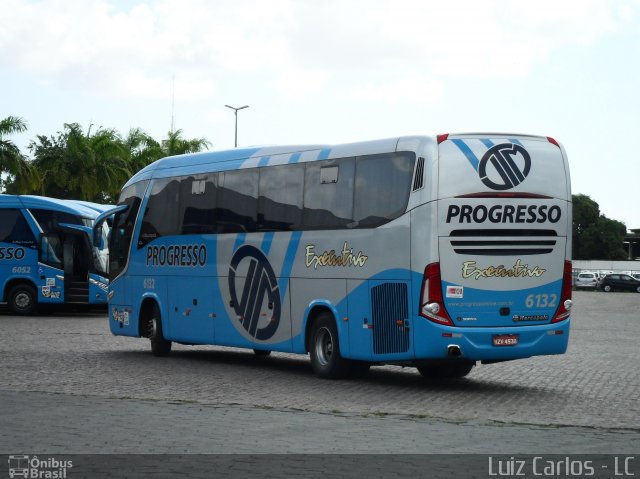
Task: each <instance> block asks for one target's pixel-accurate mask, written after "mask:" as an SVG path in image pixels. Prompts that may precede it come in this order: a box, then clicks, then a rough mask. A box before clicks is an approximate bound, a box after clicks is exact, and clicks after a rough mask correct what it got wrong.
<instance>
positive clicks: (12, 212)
mask: <svg viewBox="0 0 640 479" xmlns="http://www.w3.org/2000/svg"><path fill="white" fill-rule="evenodd" d="M0 243H13V244H19V245H23V246H33V245H35V243H36V240H35V237H34V236H33V232H32V231H31V228H29V224H28V223H27V220H25V219H24V216H22V212H21V211H20V210H18V209H13V208H9V209H1V210H0Z"/></svg>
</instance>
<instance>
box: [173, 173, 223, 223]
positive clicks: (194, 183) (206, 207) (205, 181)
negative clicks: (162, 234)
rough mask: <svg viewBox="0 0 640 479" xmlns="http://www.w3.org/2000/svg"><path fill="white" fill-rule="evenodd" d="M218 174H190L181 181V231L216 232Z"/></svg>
mask: <svg viewBox="0 0 640 479" xmlns="http://www.w3.org/2000/svg"><path fill="white" fill-rule="evenodd" d="M217 179H218V177H217V175H215V174H212V175H198V176H188V177H185V178H183V179H182V180H181V181H180V202H181V203H180V219H181V222H180V233H181V234H183V235H188V234H207V233H215V232H216V222H217V218H216V195H217V190H218V186H217Z"/></svg>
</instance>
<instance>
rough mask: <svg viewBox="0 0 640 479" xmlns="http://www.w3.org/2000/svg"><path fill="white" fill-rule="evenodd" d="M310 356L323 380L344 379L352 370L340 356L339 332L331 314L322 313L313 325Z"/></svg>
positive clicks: (315, 370)
mask: <svg viewBox="0 0 640 479" xmlns="http://www.w3.org/2000/svg"><path fill="white" fill-rule="evenodd" d="M312 327H313V330H312V332H311V343H310V344H309V356H310V357H311V367H312V368H313V371H314V372H315V373H316V375H318V376H319V377H321V378H323V379H337V378H344V377H346V376H347V375H349V372H350V370H351V368H350V366H351V364H350V361H348V360H346V359H344V358H343V357H342V356H340V343H339V340H338V330H337V328H336V323H335V321H334V319H333V316H332V315H331V314H330V313H321V314H320V315H319V316H318V317H317V318H316V320H315V321H314V323H313V326H312Z"/></svg>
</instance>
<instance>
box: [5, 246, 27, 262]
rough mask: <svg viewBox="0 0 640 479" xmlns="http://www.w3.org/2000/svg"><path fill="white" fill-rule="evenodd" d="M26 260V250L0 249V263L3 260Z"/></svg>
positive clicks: (10, 247)
mask: <svg viewBox="0 0 640 479" xmlns="http://www.w3.org/2000/svg"><path fill="white" fill-rule="evenodd" d="M22 258H24V248H14V247H12V246H9V247H1V248H0V261H2V260H7V261H9V260H12V259H15V260H21V259H22Z"/></svg>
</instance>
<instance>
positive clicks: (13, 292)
mask: <svg viewBox="0 0 640 479" xmlns="http://www.w3.org/2000/svg"><path fill="white" fill-rule="evenodd" d="M7 303H8V304H9V309H11V311H12V312H13V313H14V314H19V315H20V316H28V315H31V314H33V313H35V311H36V309H37V307H38V294H37V293H36V289H35V288H34V287H33V286H31V285H30V284H18V285H16V286H14V287H13V288H11V289H10V290H9V294H8V295H7Z"/></svg>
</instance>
